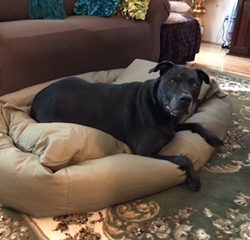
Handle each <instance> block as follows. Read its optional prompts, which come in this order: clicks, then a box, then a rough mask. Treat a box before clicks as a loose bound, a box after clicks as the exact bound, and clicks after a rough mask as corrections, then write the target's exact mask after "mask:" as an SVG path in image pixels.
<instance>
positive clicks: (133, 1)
mask: <svg viewBox="0 0 250 240" xmlns="http://www.w3.org/2000/svg"><path fill="white" fill-rule="evenodd" d="M149 2H150V0H122V3H121V6H120V7H119V9H118V14H119V15H121V16H123V17H125V18H127V19H133V20H145V18H146V15H147V11H148V7H149Z"/></svg>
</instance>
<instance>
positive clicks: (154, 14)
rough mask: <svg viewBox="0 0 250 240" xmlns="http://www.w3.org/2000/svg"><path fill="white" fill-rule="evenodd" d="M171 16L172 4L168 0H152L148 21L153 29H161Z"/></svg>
mask: <svg viewBox="0 0 250 240" xmlns="http://www.w3.org/2000/svg"><path fill="white" fill-rule="evenodd" d="M169 14H170V4H169V1H168V0H150V3H149V9H148V13H147V16H146V21H147V22H149V24H150V25H151V26H152V27H157V26H158V27H159V26H161V24H162V23H164V21H165V20H166V19H167V17H168V16H169Z"/></svg>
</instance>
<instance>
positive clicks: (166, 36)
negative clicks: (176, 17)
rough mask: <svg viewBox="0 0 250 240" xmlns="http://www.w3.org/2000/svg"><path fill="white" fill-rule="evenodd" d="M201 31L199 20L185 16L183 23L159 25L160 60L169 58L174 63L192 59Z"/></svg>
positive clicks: (197, 46) (199, 41)
mask: <svg viewBox="0 0 250 240" xmlns="http://www.w3.org/2000/svg"><path fill="white" fill-rule="evenodd" d="M200 43H201V32H200V26H199V22H198V21H197V20H196V19H194V18H190V17H189V18H187V22H185V23H177V24H163V25H162V26H161V51H160V61H163V60H170V61H172V62H174V63H185V62H186V61H193V60H194V57H195V54H196V53H198V52H199V49H200Z"/></svg>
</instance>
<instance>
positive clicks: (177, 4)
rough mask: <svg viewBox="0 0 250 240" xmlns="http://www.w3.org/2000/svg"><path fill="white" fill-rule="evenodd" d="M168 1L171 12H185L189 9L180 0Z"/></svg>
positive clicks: (189, 8)
mask: <svg viewBox="0 0 250 240" xmlns="http://www.w3.org/2000/svg"><path fill="white" fill-rule="evenodd" d="M169 3H170V11H171V12H177V13H186V12H189V11H190V10H191V7H190V6H189V5H188V4H187V3H185V2H182V1H169Z"/></svg>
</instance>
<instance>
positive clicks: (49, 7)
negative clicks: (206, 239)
mask: <svg viewBox="0 0 250 240" xmlns="http://www.w3.org/2000/svg"><path fill="white" fill-rule="evenodd" d="M66 17H67V14H66V12H65V9H64V4H63V0H43V1H41V0H29V18H31V19H64V18H66Z"/></svg>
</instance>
